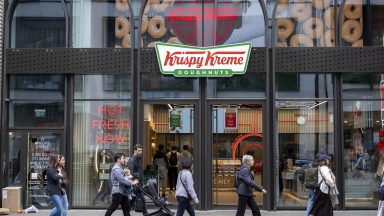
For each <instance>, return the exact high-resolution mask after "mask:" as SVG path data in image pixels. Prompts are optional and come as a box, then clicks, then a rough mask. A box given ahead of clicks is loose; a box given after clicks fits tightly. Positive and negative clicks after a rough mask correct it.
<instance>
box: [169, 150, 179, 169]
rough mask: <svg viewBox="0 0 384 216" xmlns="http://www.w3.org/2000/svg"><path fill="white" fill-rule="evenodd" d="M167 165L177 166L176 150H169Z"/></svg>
mask: <svg viewBox="0 0 384 216" xmlns="http://www.w3.org/2000/svg"><path fill="white" fill-rule="evenodd" d="M169 165H171V166H177V152H171V155H170V156H169Z"/></svg>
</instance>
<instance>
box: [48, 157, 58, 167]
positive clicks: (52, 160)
mask: <svg viewBox="0 0 384 216" xmlns="http://www.w3.org/2000/svg"><path fill="white" fill-rule="evenodd" d="M58 163H59V157H58V156H57V154H51V155H50V156H49V160H48V167H50V168H56V167H57V164H58Z"/></svg>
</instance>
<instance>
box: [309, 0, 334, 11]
mask: <svg viewBox="0 0 384 216" xmlns="http://www.w3.org/2000/svg"><path fill="white" fill-rule="evenodd" d="M330 4H331V0H312V6H313V7H314V8H316V9H325V8H327V7H328V6H329V5H330Z"/></svg>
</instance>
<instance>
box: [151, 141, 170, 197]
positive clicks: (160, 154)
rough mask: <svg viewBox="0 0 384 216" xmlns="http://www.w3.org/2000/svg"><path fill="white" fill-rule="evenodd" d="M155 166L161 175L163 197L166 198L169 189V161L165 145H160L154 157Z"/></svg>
mask: <svg viewBox="0 0 384 216" xmlns="http://www.w3.org/2000/svg"><path fill="white" fill-rule="evenodd" d="M153 165H156V166H157V172H158V173H159V179H160V181H161V191H162V195H161V196H162V197H165V191H166V189H167V174H168V169H167V160H166V159H165V154H164V145H162V144H160V145H159V147H158V150H157V152H156V154H155V156H154V157H153Z"/></svg>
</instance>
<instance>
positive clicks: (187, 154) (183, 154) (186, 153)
mask: <svg viewBox="0 0 384 216" xmlns="http://www.w3.org/2000/svg"><path fill="white" fill-rule="evenodd" d="M180 157H187V158H189V159H191V160H192V161H193V156H192V154H191V152H190V151H189V146H188V145H183V151H182V152H181V154H180ZM177 168H178V171H179V172H180V171H181V170H182V169H183V167H182V165H181V160H180V159H179V160H178V163H177ZM192 170H193V169H192V168H191V171H192Z"/></svg>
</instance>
